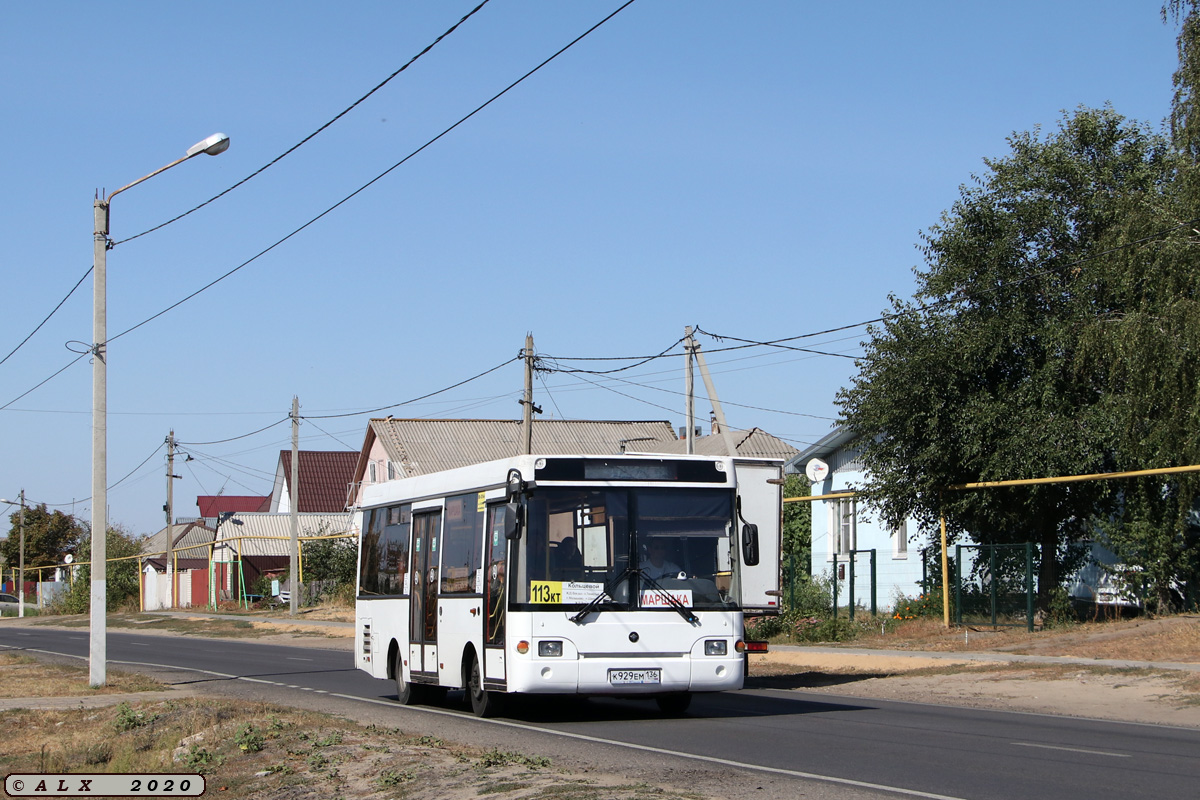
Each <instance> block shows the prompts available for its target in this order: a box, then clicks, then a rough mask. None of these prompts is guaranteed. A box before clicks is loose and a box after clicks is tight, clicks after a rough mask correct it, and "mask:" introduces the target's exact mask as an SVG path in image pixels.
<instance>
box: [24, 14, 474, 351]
mask: <svg viewBox="0 0 1200 800" xmlns="http://www.w3.org/2000/svg"><path fill="white" fill-rule="evenodd" d="M489 2H491V0H483V2H482V3H480V4H479V5H477V6H475V8H473V9H471V11H470V12H468V13H467V15H466V16H464V17H463V18H462V19H460V20H459V21H458V22H456V23H454V24H453V25H451V26H450V28H449V29H448V30H447V31H446V32H445V33H443V34H442V35H441V36H439V37H437V38H436V39H434V40H433V41H432V42H431V43H430V44H428V45H427V46H426V47H425V49H424V50H422V51H421V52H419V53H417V54H416V55H415V56H413V57H412V58H410V59H409V60H408V62H407V63H406V64H405V65H404V66H402V67H400V69H398V70H396V71H395V72H393V73H392V74H391V75H388V76H387V77H386V78H384V79H383V80H382V81H380V82H379V83H378V84H377V85H376V86H375V88H374V89H372V90H371V91H369V92H367V93H366V94H364V95H363V96H362V97H360V98H358V99H357V100H355V101H354V102H353V103H351V104H350V105H349V106H347V107H346V108H345V109H344V110H343V111H342V112H341V113H339V114H338V115H337V116H335V117H334V118H333V119H331V120H329V121H328V122H326V123H325V124H324V125H322V126H321V127H319V128H317V129H316V130H315V131H313V132H312V133H310V134H309V135H308V136H305V137H304V138H303V139H301V140H300V141H299V142H297V143H296V144H294V145H292V146H291V147H290V148H288V149H287V150H285V151H284V152H283V153H281V154H280V155H279V156H277V157H276V158H275V159H273V160H272V161H270V162H268V163H267V164H265V165H263V166H262V167H259V168H258V169H257V170H255V171H254V172H252V173H251V174H250V175H247V176H246V177H245V178H242V179H241V180H240V181H238V182H237V183H235V184H234V185H233V186H230V187H229V188H228V189H226V190H225V191H223V192H221V193H220V194H218V195H215V196H213V197H210V198H209V199H207V200H205V201H204V202H203V203H201V204H200V205H198V206H196V207H195V208H193V209H190V210H188V211H185V212H183V213H182V214H180V215H179V216H177V217H174V218H172V219H169V220H167V221H166V222H164V223H162V224H160V225H155V226H154V227H153V228H150V229H149V230H145V231H142V232H141V233H139V234H136V235H134V236H130V237H129V238H128V239H122V240H121V241H119V242H114V243H113V244H112V245H111V246H112V247H116V246H117V245H119V244H125V242H130V241H133V240H134V239H137V238H139V237H141V236H145V235H146V234H148V233H154V232H155V231H157V230H160V229H162V228H165V227H167V226H168V225H170V224H171V223H172V222H178V221H179V220H181V219H183V218H184V217H186V216H187V215H189V214H191V213H192V212H194V211H199V210H200V209H202V208H204V207H205V206H206V205H208V204H209V203H212V202H214V201H216V200H219V199H221V198H222V197H224V196H225V195H227V194H229V193H230V192H232V191H233V190H234V189H237V188H238V187H239V186H242V185H244V184H246V183H248V182H249V181H250V180H252V179H253V178H256V177H258V176H259V175H261V174H262V173H264V172H266V171H267V170H268V169H270V168H271V167H273V166H275V165H276V164H278V163H279V162H280V161H282V160H283V159H284V158H286V157H287V156H289V155H291V154H292V153H294V152H296V151H297V150H299V149H300V148H301V147H302V146H304V145H305V144H307V143H308V142H310V141H311V140H312V139H314V138H316V136H317V135H318V134H320V133H321V132H323V131H324V130H325V129H326V128H328V127H329V126H330V125H332V124H333V123H335V122H337V121H338V120H339V119H341V118H342V117H344V116H346V115H347V114H349V113H350V112H351V111H353V110H354V109H355V108H356V107H357V106H358V105H359V104H361V103H362V102H363V101H364V100H366V99H367V98H368V97H370V96H371V95H373V94H375V93H376V92H377V91H379V90H380V89H382V88H383V87H384V86H386V85H387V84H388V82H390V81H391V80H392V78H394V77H396V76H397V75H399V74H400V73H401V72H404V70H406V69H408V68H409V67H411V66H412V65H413V63H414V62H416V60H417V59H419V58H420V57H421V56H423V55H425V54H426V53H428V52H429V51H430V50H432V49H433V48H434V47H436V46H437V45H438V43H440V42H441V41H442V39H445V38H446V37H447V36H449V35H450V34H452V33H454V31H456V30H457V29H458V27H459V26H460V25H462V24H463V23H464V22H466V21H467V20H468V19H470V18H471V17H473V16H475V12H477V11H479V9H481V8H483V7H484V6H486V5H487V4H488V3H489ZM0 363H3V362H0Z"/></svg>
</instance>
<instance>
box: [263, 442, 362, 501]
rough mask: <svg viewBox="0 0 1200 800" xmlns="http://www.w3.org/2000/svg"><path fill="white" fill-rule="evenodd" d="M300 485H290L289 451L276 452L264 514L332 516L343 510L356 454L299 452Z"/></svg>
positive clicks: (290, 459)
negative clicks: (292, 511) (293, 513)
mask: <svg viewBox="0 0 1200 800" xmlns="http://www.w3.org/2000/svg"><path fill="white" fill-rule="evenodd" d="M299 462H300V485H299V487H294V486H293V485H292V451H291V450H280V451H279V461H278V462H276V467H275V483H274V485H273V486H272V489H271V501H270V505H269V507H268V508H266V509H262V510H264V511H269V512H271V513H273V514H287V513H288V512H290V511H291V510H292V498H297V500H296V510H297V511H300V512H301V513H317V514H336V513H339V512H341V511H343V510H345V508H346V490H347V487H348V486H349V485H350V482H351V480H352V477H351V476H352V475H353V474H354V468H355V465H356V464H357V463H358V453H356V452H354V451H353V450H301V451H300V452H299Z"/></svg>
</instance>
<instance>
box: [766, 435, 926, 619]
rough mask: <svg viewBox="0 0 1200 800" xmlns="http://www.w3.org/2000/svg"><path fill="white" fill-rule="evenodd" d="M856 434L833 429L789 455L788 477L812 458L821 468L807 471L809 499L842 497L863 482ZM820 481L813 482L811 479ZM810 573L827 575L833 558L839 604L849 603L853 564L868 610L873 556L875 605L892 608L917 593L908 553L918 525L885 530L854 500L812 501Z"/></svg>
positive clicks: (913, 559)
mask: <svg viewBox="0 0 1200 800" xmlns="http://www.w3.org/2000/svg"><path fill="white" fill-rule="evenodd" d="M853 440H854V435H853V433H851V432H850V431H849V430H847V429H846V428H837V429H836V430H834V431H833V432H832V433H830V434H828V435H826V436H825V437H823V438H822V439H821V440H820V441H818V442H817V443H816V444H813V445H812V446H810V447H808V448H806V449H805V450H803V451H802V452H800V453H798V454H797V455H795V456H793V457H792V458H791V459H790V460H789V461H788V462H787V464H786V465H785V466H784V471H785V472H789V473H798V474H801V475H803V474H806V468H807V467H808V465H809V463H810V462H813V460H814V459H816V460H817V464H818V465H823V468H822V469H819V470H809V471H808V472H807V474H808V476H809V480H810V482H811V483H812V494H813V495H823V494H834V493H837V492H844V491H847V490H848V489H850V488H851V487H852V486H858V485H861V484H862V483H863V481H864V478H865V477H866V473H865V472H864V468H863V464H862V460H861V458H860V453H859V451H858V450H857V449H856V448H854V447H853ZM814 476H815V477H816V478H818V480H816V481H813V477H814ZM809 506H810V507H811V508H812V574H813V577H822V576H827V575H829V574H830V572H831V570H832V569H833V563H834V558H835V556H836V558H837V562H838V567H837V578H838V584H839V586H838V590H839V591H838V594H839V602H840V603H843V604H844V603H846V602H848V600H849V590H848V586H847V580H848V578H849V572H850V571H849V561H850V559H851V557H853V559H854V571H855V576H854V577H855V589H854V591H855V603H856V604H861V605H863V606H864V607H869V605H870V602H871V595H870V571H871V562H870V559H871V556H870V553H869V552H868V551H871V550H874V551H875V574H876V601H877V603H878V607H879V608H880V609H883V608H890V607H892V606H894V605H895V601H896V599H897V598H898V597H899V596H901V595H903V596H904V597H915V596H917V595H919V594H920V593H921V577H922V576H921V553H920V552H919V551H917V550H910V549H909V546H910V543H911V541H912V538H913V537H914V536H915V535H916V533H917V530H916V523H915V522H914V521H912V520H906V521H905V522H904V523H902V524H901V525H900V527H899V528H896V529H892V528H888V527H886V526H885V525H884V524H883V522H882V521H881V520H880V519H879V515H878V514H877V513H871V509H870V508H869V507H868V506H867V505H866V504H864V503H863V502H862V501H861V500H859V499H858V498H855V497H840V498H833V499H829V500H820V501H813V502H810V503H809Z"/></svg>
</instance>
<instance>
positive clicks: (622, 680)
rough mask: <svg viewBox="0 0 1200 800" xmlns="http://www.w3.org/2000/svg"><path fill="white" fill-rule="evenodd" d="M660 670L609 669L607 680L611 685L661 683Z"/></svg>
mask: <svg viewBox="0 0 1200 800" xmlns="http://www.w3.org/2000/svg"><path fill="white" fill-rule="evenodd" d="M661 674H662V670H659V669H610V670H609V671H608V682H609V683H610V684H612V685H613V686H627V685H629V684H635V683H661V682H662V680H661V678H660V676H661Z"/></svg>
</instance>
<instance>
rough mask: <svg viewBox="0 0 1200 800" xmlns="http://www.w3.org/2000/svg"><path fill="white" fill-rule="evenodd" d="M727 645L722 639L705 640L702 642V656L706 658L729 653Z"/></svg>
mask: <svg viewBox="0 0 1200 800" xmlns="http://www.w3.org/2000/svg"><path fill="white" fill-rule="evenodd" d="M727 648H728V645H727V644H726V643H725V640H724V639H705V640H704V655H706V656H723V655H725V654H726V653H728V652H729V650H728V649H727Z"/></svg>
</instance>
